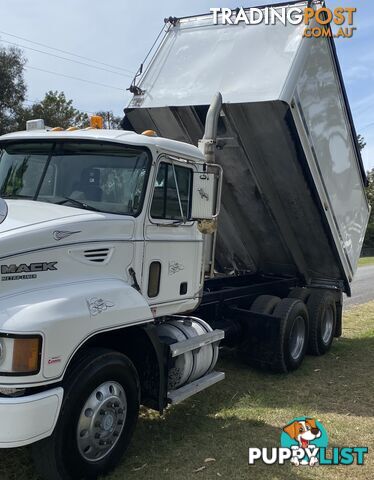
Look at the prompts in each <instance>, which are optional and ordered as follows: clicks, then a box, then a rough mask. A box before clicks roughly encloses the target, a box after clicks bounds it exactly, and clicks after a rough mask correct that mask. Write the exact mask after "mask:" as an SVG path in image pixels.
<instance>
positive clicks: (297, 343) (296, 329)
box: [289, 316, 305, 360]
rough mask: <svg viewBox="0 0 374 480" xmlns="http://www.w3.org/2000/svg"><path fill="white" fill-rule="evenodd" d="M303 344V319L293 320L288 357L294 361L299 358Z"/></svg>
mask: <svg viewBox="0 0 374 480" xmlns="http://www.w3.org/2000/svg"><path fill="white" fill-rule="evenodd" d="M304 343H305V321H304V319H303V317H301V316H299V317H296V318H295V321H294V323H293V325H292V329H291V332H290V337H289V347H290V355H291V357H292V358H293V359H294V360H297V359H298V358H299V357H300V354H301V352H302V351H303V348H304Z"/></svg>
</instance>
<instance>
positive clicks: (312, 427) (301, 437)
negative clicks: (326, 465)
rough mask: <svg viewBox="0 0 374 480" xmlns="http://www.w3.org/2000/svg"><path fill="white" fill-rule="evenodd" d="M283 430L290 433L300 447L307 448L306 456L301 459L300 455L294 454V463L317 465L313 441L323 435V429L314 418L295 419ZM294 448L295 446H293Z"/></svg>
mask: <svg viewBox="0 0 374 480" xmlns="http://www.w3.org/2000/svg"><path fill="white" fill-rule="evenodd" d="M283 431H284V432H285V433H287V435H289V437H290V438H291V439H292V440H294V441H296V442H297V443H298V447H299V448H300V449H303V450H305V457H304V458H303V459H301V460H300V459H299V457H298V456H293V457H292V458H291V462H292V463H293V464H294V465H300V464H301V465H310V466H313V465H316V464H317V463H318V458H317V457H316V456H314V455H311V454H310V452H311V451H313V450H314V448H316V446H315V445H313V441H314V440H316V439H317V438H320V437H321V434H322V432H321V430H320V428H319V427H318V426H317V424H316V420H315V419H314V418H305V420H294V421H293V422H292V423H290V424H288V425H286V426H285V427H284V428H283ZM293 448H294V447H293Z"/></svg>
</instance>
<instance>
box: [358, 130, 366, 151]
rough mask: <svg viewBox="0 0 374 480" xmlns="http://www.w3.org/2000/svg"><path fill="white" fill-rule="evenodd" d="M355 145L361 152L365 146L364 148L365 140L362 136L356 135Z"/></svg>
mask: <svg viewBox="0 0 374 480" xmlns="http://www.w3.org/2000/svg"><path fill="white" fill-rule="evenodd" d="M357 143H358V146H359V149H360V151H362V150H363V149H364V148H365V146H366V142H365V139H364V137H363V136H362V135H360V134H358V135H357Z"/></svg>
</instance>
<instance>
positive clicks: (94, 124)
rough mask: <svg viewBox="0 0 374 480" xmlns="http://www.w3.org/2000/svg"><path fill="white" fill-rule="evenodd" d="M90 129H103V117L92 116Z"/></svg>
mask: <svg viewBox="0 0 374 480" xmlns="http://www.w3.org/2000/svg"><path fill="white" fill-rule="evenodd" d="M90 127H91V128H99V129H102V128H103V127H104V120H103V117H100V115H92V117H91V118H90Z"/></svg>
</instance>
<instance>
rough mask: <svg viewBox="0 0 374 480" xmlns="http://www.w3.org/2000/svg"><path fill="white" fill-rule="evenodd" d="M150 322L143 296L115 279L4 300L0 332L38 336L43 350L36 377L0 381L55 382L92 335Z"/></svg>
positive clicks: (0, 309) (58, 286)
mask: <svg viewBox="0 0 374 480" xmlns="http://www.w3.org/2000/svg"><path fill="white" fill-rule="evenodd" d="M151 321H153V315H152V312H151V310H150V308H149V305H148V304H147V302H146V301H145V299H144V297H143V296H142V295H141V293H139V292H138V291H136V290H135V289H134V288H133V287H131V286H130V285H129V284H128V283H126V282H124V281H123V280H120V279H105V278H104V279H100V280H90V281H81V282H74V283H69V284H63V285H55V286H51V287H46V288H43V289H37V290H32V291H28V292H23V293H19V294H16V295H9V296H7V297H3V298H2V299H1V301H0V332H5V333H14V334H26V333H27V334H30V333H39V334H41V335H42V337H43V346H42V358H41V369H40V372H39V373H38V374H37V375H33V376H30V377H16V376H11V377H9V376H7V377H3V378H1V376H0V383H2V384H9V383H12V384H20V383H22V384H28V385H30V384H35V383H41V382H43V383H45V382H46V380H47V381H50V380H54V381H56V380H58V379H59V378H60V377H61V376H62V375H63V373H64V370H65V368H66V366H67V365H68V363H69V360H70V358H71V357H72V356H73V355H74V353H75V352H76V351H77V350H78V349H79V347H80V345H82V344H83V343H84V342H85V341H86V340H87V339H88V338H90V337H91V336H93V335H95V334H97V333H98V332H100V331H108V330H114V329H116V328H121V327H126V326H130V325H136V324H144V323H146V322H151ZM25 382H26V383H25Z"/></svg>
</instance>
